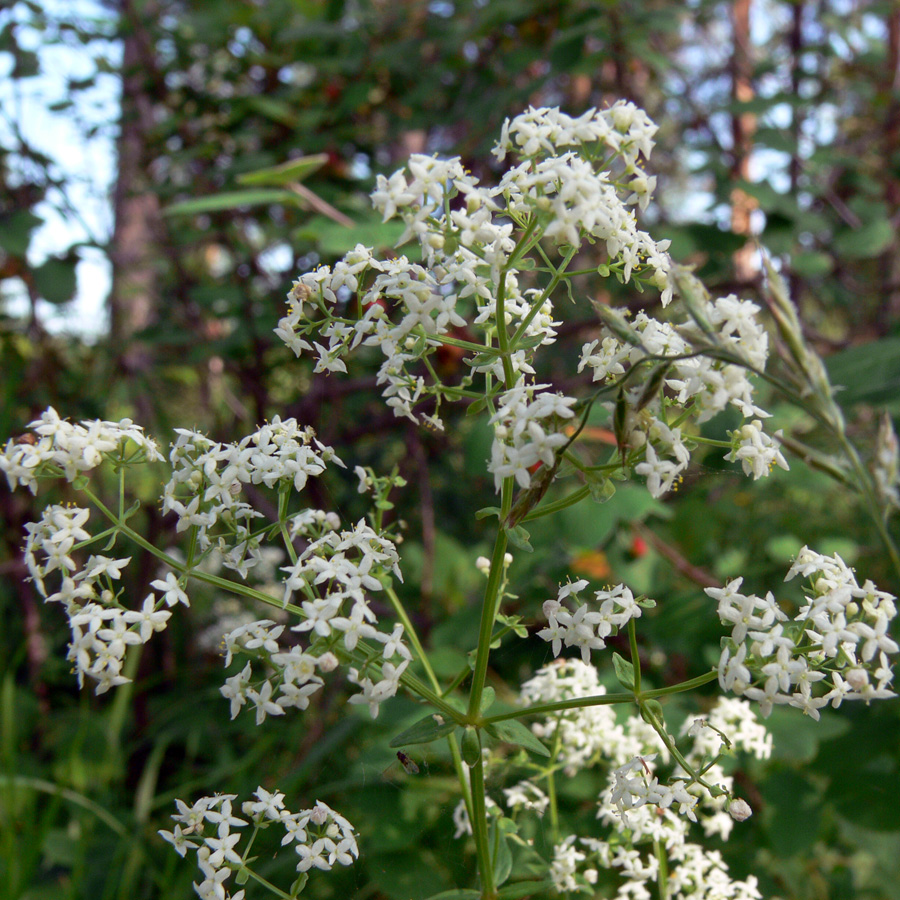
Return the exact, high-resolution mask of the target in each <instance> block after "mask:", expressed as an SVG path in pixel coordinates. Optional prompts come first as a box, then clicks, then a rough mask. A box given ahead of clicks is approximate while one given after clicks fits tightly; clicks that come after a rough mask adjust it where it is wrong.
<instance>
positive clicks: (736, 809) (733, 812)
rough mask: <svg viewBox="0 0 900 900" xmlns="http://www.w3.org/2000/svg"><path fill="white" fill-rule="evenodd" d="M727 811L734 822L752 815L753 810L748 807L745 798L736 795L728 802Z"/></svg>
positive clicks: (741, 820)
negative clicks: (735, 797)
mask: <svg viewBox="0 0 900 900" xmlns="http://www.w3.org/2000/svg"><path fill="white" fill-rule="evenodd" d="M728 813H729V815H730V816H731V818H732V819H734V821H735V822H743V821H744V820H745V819H749V818H750V816H752V815H753V810H752V809H750V804H749V803H748V802H747V801H746V800H741V798H740V797H738V798H737V799H736V800H732V801H731V803H729V804H728Z"/></svg>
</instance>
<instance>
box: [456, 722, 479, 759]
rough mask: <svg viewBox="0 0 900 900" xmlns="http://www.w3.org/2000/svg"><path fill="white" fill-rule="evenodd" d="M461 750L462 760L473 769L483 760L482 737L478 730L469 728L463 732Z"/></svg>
mask: <svg viewBox="0 0 900 900" xmlns="http://www.w3.org/2000/svg"><path fill="white" fill-rule="evenodd" d="M460 749H461V750H462V758H463V761H464V762H465V764H466V765H467V766H468V767H469V768H470V769H471V768H472V767H473V766H474V765H476V764H477V763H478V760H479V759H481V736H480V735H479V734H478V730H477V729H475V728H472V727H471V726H469V727H468V728H466V730H465V731H464V732H463V736H462V741H460Z"/></svg>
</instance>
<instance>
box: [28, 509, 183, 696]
mask: <svg viewBox="0 0 900 900" xmlns="http://www.w3.org/2000/svg"><path fill="white" fill-rule="evenodd" d="M89 518H90V510H87V509H80V508H78V507H76V506H68V507H67V506H48V507H47V508H46V509H45V510H44V511H43V513H42V515H41V518H40V521H38V522H30V523H28V524H27V525H26V526H25V532H26V537H25V562H26V564H27V566H28V570H29V572H30V573H31V579H32V581H33V582H34V584H35V586H36V587H37V589H38V591H39V592H40V593H41V595H42V596H43V597H44V599H45V601H46V602H48V603H61V604H62V605H63V606H64V607H65V610H66V615H67V616H68V619H69V627H70V628H71V631H72V639H71V641H70V642H69V651H68V654H67V656H66V658H67V659H68V660H69V661H70V662H71V663H72V666H73V668H74V670H75V672H76V673H77V675H78V684H79V685H80V686H83V685H84V678H85V676H87V677H88V678H90V679H91V680H93V681H95V682H96V692H97V693H98V694H103V693H105V692H106V691H108V690H109V689H110V688H111V687H115V686H116V685H119V684H124V683H125V682H127V681H129V679H128V678H126V677H125V676H124V675H123V674H122V666H123V663H124V661H125V653H126V650H127V648H128V647H129V645H132V644H145V643H146V642H147V641H148V640H150V637H151V636H152V635H153V633H154V632H157V631H162V630H163V629H164V628H165V627H166V623H167V621H168V619H169V616H170V615H171V613H170V612H168V611H167V610H165V609H162V607H163V606H164V605H168V606H174V605H175V603H177V602H179V601H180V602H183V603H184V604H185V605H188V600H187V595H185V594H184V592H183V591H180V592H179V593H178V594H177V595H174V594H173V593H166V594H165V596H164V597H163V598H162V599H160V600H157V599H156V597H155V595H154V594H153V593H149V594H148V595H147V596H146V597H145V598H144V602H143V604H142V606H141V608H140V609H139V610H131V609H126V608H125V607H123V606H122V605H121V604H120V603H119V599H118V594H117V592H116V590H115V582H116V581H118V580H120V579H121V577H122V569H123V568H124V567H125V566H127V565H128V563H129V562H131V558H130V557H128V558H125V559H113V558H110V557H106V556H100V555H94V554H92V555H90V556H88V558H87V559H86V560H85V562H84V565H83V566H82V567H81V568H79V565H78V563H77V562H76V558H75V556H74V555H73V554H75V552H76V551H77V550H78V549H79V546H80V545H82V544H88V543H90V542H91V541H93V540H94V538H93V536H92V535H91V534H90V532H89V531H87V530H86V529H85V527H84V526H85V525H87V523H88V519H89ZM54 572H55V573H57V576H58V578H59V584H58V586H57V589H56V590H55V591H52V592H51V591H50V589H49V588H48V585H47V581H46V579H47V577H48V576H49V575H52V574H53V573H54ZM151 587H157V588H158V587H162V585H161V583H160V582H158V581H154V582H153V583H152V584H151Z"/></svg>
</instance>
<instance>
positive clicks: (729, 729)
mask: <svg viewBox="0 0 900 900" xmlns="http://www.w3.org/2000/svg"><path fill="white" fill-rule="evenodd" d="M688 729H689V730H690V732H691V733H692V734H693V735H694V738H695V740H694V746H693V748H692V750H691V751H690V753H688V754H687V759H688V761H689V763H690V764H691V765H695V766H696V767H697V768H700V767H702V768H703V770H704V780H706V781H708V782H711V783H713V784H715V785H717V786H718V787H720V788H722V789H723V790H724V791H725V792H728V793H730V792H731V788H732V779H731V778H730V777H728V776H726V775H725V774H724V773H723V771H722V769H721V767H720V766H718V764H713V765H709V763H708V759H709V757H710V755H711V754H712V755H716V754H718V753H719V752H720V751H721V745H722V743H723V742H724V739H725V738H727V740H728V741H729V742H730V745H731V749H732V750H733V751H745V752H750V753H752V754H753V755H754V756H756V757H758V758H761V759H764V758H767V757H768V756H769V754H770V753H771V749H772V741H771V735H769V734H768V733H767V732H766V730H765V728H764V727H763V726H762V725H761V723H759V721H758V720H757V719H756V717H755V715H754V714H753V712H752V711H751V710H750V707H749V704H748V703H747V702H746V701H741V700H738V701H735V700H729V699H724V698H722V699H720V700H719V701H718V702H717V704H716V706H715V707H714V708H713V709H712V710H711V711H710V713H709V716H708V717H707V718H706V719H702V720H697V722H695V723H694V724H693V725H692V724H691V723H688V724H687V726H686V730H688ZM657 758H658V757H657V756H656V754H653V753H644V754H640V755H636V756H635V757H633V758H631V759H629V760H628V761H627V762H625V764H624V765H621V766H620V767H619V768H617V769H615V770H613V771H612V772H611V773H610V778H609V786H608V787H607V789H606V790H605V791H604V792H603V794H602V796H601V798H600V802H599V805H598V812H597V816H598V818H600V819H601V820H602V821H603V822H604V823H605V824H606V825H608V826H609V827H610V828H611V829H612V832H613V833H612V835H611V837H610V838H609V840H607V841H602V840H597V839H595V838H578V837H576V836H575V835H570V836H569V837H567V838H566V839H565V840H563V841H561V842H560V843H559V844H557V845H556V847H555V848H554V856H553V861H552V863H551V878H552V879H553V882H554V885H555V886H556V889H557V891H559V892H560V893H564V892H566V891H576V890H584V887H585V885H588V886H590V885H594V884H596V883H597V881H598V879H599V873H600V871H601V870H604V869H605V870H616V871H617V872H618V873H619V875H620V876H621V877H622V882H621V883H620V885H619V889H618V892H617V894H616V895H615V896H616V897H617V898H622V900H627V898H647V900H649V898H650V897H652V896H655V895H656V893H657V891H656V889H655V887H654V886H653V885H652V882H655V881H657V879H658V878H659V859H658V857H657V855H656V853H655V851H654V850H653V848H654V846H656V845H658V846H660V847H661V848H662V849H663V850H664V852H665V855H666V858H667V874H666V884H667V887H668V894H667V896H668V897H671V898H684V900H688V898H691V900H699V898H705V900H720V898H734V900H759V898H761V896H762V895H761V894H760V893H759V890H758V886H757V881H756V879H755V878H754V877H753V876H751V877H749V878H748V879H747V880H746V881H733V880H732V879H731V877H730V876H729V874H728V867H727V865H726V864H725V863H724V861H723V860H722V857H721V855H720V854H719V853H718V852H716V851H709V850H706V849H705V848H703V847H702V846H700V845H699V844H695V843H692V842H690V841H689V840H688V833H689V828H690V825H689V822H690V820H694V821H699V822H700V824H701V825H702V826H703V829H704V831H705V833H706V835H707V836H710V835H712V834H717V835H719V836H720V837H721V838H722V839H723V840H727V839H728V837H729V835H730V833H731V830H732V826H733V824H734V822H735V821H742V820H743V819H745V818H747V816H748V815H749V814H750V810H749V807H747V804H746V803H745V802H744V801H743V800H731V801H729V799H728V793H722V794H720V795H719V796H717V797H712V796H711V795H710V794H709V792H708V791H706V789H705V788H703V787H702V786H700V785H697V784H689V783H688V782H687V781H686V780H684V779H685V776H684V775H683V774H678V772H676V777H675V780H674V783H673V784H671V785H665V784H661V783H660V781H659V779H658V777H657V775H656V773H655V771H654V766H655V763H656V761H657Z"/></svg>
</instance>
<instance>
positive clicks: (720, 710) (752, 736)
mask: <svg viewBox="0 0 900 900" xmlns="http://www.w3.org/2000/svg"><path fill="white" fill-rule="evenodd" d="M681 733H682V735H686V734H690V735H691V736H692V737H693V738H694V746H693V748H692V749H691V751H690V753H688V754H686V758H687V761H688V763H689V764H690V765H691V766H692V767H693V768H694V770H695V771H699V770H701V769H702V770H703V773H704V775H703V777H704V779H705V780H706V781H707V782H709V783H710V784H715V785H716V786H718V787H719V788H721V789H722V790H723V791H724V792H725V793H720V794H717V795H716V796H713V795H712V794H711V793H710V792H709V791H706V790H702V791H700V789H699V787H698V786H697V785H692V786H691V787H690V789H689V790H690V791H691V792H692V793H693V792H698V796H699V804H700V805H699V807H698V812H699V821H700V824H701V825H702V827H703V831H704V833H705V834H706V836H707V837H710V836H711V835H718V836H719V837H721V838H722V840H725V841H727V840H728V837H729V835H730V834H731V830H732V828H733V827H734V823H735V822H740V821H743V820H744V819H746V818H748V817H749V816H750V814H751V810H750V807H749V806H748V805H747V804H746V802H745V801H743V800H740V799H729V798H731V797H732V796H733V790H734V779H733V778H732V776H730V775H727V774H726V773H725V771H724V770H723V769H722V767H721V765H720V764H719V763H718V762H713V763H710V762H708V761H709V760H710V759H713V760H715V759H717V758H718V757H719V755H720V754H722V753H723V752H726V751H725V743H726V740H727V742H728V747H729V750H730V752H731V753H739V752H743V753H749V754H750V755H752V756H755V757H756V758H757V759H769V758H770V757H771V755H772V735H771V734H770V733H769V732H768V731H767V730H766V728H765V726H764V725H763V724H762V723H761V722H760V721H759V719H758V718H757V716H756V714H755V713H754V712H753V710H752V709H751V707H750V704H749V702H748V701H746V700H739V699H737V698H735V697H719V698H718V700H717V701H716V705H715V706H714V707H713V708H712V710H711V711H710V713H709V715H708V716H707V717H706V718H701V719H695V720H694V721H693V722H691V721H687V722H685V723H684V727H683V728H682V732H681Z"/></svg>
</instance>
